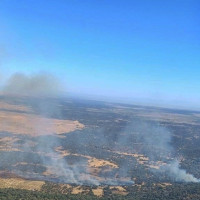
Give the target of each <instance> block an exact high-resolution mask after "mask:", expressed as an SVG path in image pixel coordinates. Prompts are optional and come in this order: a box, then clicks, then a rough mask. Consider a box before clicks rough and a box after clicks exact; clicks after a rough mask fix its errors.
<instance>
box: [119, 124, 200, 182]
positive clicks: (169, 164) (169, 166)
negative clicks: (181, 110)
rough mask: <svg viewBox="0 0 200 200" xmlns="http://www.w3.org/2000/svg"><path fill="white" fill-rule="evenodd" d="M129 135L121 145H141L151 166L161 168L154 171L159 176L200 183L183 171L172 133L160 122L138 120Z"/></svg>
mask: <svg viewBox="0 0 200 200" xmlns="http://www.w3.org/2000/svg"><path fill="white" fill-rule="evenodd" d="M127 133H128V136H126V137H124V138H123V139H120V143H123V144H126V145H127V144H129V145H131V142H132V145H133V143H140V144H141V145H142V148H141V151H142V153H144V154H145V155H146V156H148V158H149V164H151V165H155V166H157V167H159V169H154V170H152V171H153V172H154V173H156V174H157V175H158V176H160V175H165V176H168V178H170V179H171V180H172V181H177V182H200V180H199V179H197V178H195V177H194V176H193V175H192V174H189V173H187V172H186V170H184V169H181V167H180V163H179V161H178V158H176V155H175V151H174V149H173V146H172V134H171V131H170V130H168V129H167V128H166V127H164V126H161V125H160V124H159V123H158V122H152V121H142V120H136V121H135V122H133V123H132V125H131V126H129V128H127ZM133 149H134V147H133Z"/></svg>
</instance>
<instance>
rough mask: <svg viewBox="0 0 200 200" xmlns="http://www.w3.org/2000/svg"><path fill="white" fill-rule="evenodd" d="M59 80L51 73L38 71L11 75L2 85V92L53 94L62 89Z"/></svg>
mask: <svg viewBox="0 0 200 200" xmlns="http://www.w3.org/2000/svg"><path fill="white" fill-rule="evenodd" d="M62 89H63V88H62V87H61V84H60V82H59V81H58V80H57V79H56V78H55V77H54V76H53V75H51V74H46V73H39V74H35V75H25V74H22V73H16V74H14V75H12V76H11V77H10V78H9V80H8V81H7V83H6V85H5V86H4V89H3V92H4V93H5V94H11V95H25V96H37V97H38V96H55V95H59V94H60V93H61V91H62Z"/></svg>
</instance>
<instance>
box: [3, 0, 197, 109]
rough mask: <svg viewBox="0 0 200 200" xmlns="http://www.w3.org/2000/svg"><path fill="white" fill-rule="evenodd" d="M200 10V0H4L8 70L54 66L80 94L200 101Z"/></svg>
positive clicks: (191, 104) (175, 102)
mask: <svg viewBox="0 0 200 200" xmlns="http://www.w3.org/2000/svg"><path fill="white" fill-rule="evenodd" d="M199 10H200V1H199V0H196V1H195V0H168V1H164V0H137V1H136V0H124V1H122V0H0V67H1V72H0V76H1V78H6V77H7V76H8V75H10V74H12V73H14V72H24V73H28V74H29V73H37V72H40V71H47V72H50V73H53V74H55V75H56V76H58V77H59V78H60V80H62V82H63V84H65V85H66V88H67V91H68V92H69V93H74V94H77V95H83V96H86V97H87V96H88V97H89V96H96V97H98V98H105V99H111V100H118V101H120V100H122V101H128V102H133V103H134V102H144V103H151V104H163V105H167V104H169V105H174V106H176V105H179V106H180V105H182V106H188V107H198V108H200V92H199V91H200V78H199V77H200V13H199Z"/></svg>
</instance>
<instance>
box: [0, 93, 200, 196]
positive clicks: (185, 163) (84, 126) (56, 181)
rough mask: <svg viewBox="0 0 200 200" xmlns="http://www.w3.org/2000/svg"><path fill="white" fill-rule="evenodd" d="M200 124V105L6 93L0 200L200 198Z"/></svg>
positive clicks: (1, 109)
mask: <svg viewBox="0 0 200 200" xmlns="http://www.w3.org/2000/svg"><path fill="white" fill-rule="evenodd" d="M199 130H200V112H197V111H187V110H175V109H166V108H156V107H145V106H136V105H126V104H117V103H107V102H98V101H89V100H82V99H73V98H71V99H69V98H68V99H65V98H48V99H47V98H30V97H17V96H12V97H11V96H1V97H0V188H1V189H0V198H1V199H3V197H5V198H6V194H7V193H10V194H11V195H12V194H13V199H14V195H15V194H16V195H18V193H19V191H21V192H22V193H24V195H27V196H32V197H30V199H31V198H34V195H36V196H37V195H38V198H39V196H40V199H45V198H46V197H45V195H49V197H48V198H49V199H51V198H52V199H55V198H57V199H59V198H60V199H62V198H64V197H69V198H70V199H73V198H74V199H76V198H77V199H81V198H82V199H84V196H85V199H86V198H88V199H96V198H101V199H106V198H113V199H117V198H124V199H133V197H134V198H135V199H155V197H156V198H157V199H169V196H170V195H172V194H175V193H176V197H177V198H175V199H199V198H200V183H199V178H200V159H199V153H200V147H199V144H200V132H199ZM177 191H179V192H177ZM181 191H182V192H181ZM55 195H57V197H56V196H55ZM5 198H4V199H5ZM27 198H28V197H27ZM16 199H17V197H16ZM171 199H172V198H171Z"/></svg>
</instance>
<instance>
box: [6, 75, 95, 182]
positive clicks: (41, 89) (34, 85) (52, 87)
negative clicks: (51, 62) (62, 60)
mask: <svg viewBox="0 0 200 200" xmlns="http://www.w3.org/2000/svg"><path fill="white" fill-rule="evenodd" d="M2 91H3V94H5V95H8V96H10V95H11V96H17V97H24V96H25V97H26V98H27V99H28V102H27V101H26V104H28V106H29V107H31V106H32V105H34V107H37V113H36V114H37V115H40V116H45V117H46V118H49V119H51V118H52V116H56V118H58V119H62V118H63V116H62V114H61V113H62V110H61V108H60V107H59V106H58V104H59V98H57V97H60V96H62V95H63V87H62V84H61V83H60V82H59V80H58V79H56V78H55V77H54V76H53V75H51V74H46V73H40V74H35V75H25V74H22V73H16V74H14V75H12V76H11V77H10V78H9V79H8V81H7V82H6V84H5V86H4V88H3V90H2ZM52 124H53V123H51V122H50V124H47V121H46V120H45V121H44V122H43V121H42V120H40V121H38V122H34V129H35V130H36V132H37V135H36V137H35V138H31V137H27V138H26V137H24V138H23V140H24V144H23V145H22V147H21V148H22V149H23V152H25V153H34V154H35V153H37V156H39V158H37V162H36V165H35V166H37V165H38V166H40V165H41V166H45V167H47V169H48V168H49V169H50V172H51V174H50V175H48V176H45V175H42V174H41V173H40V174H39V173H35V172H34V170H33V171H32V172H30V171H29V172H28V173H25V172H23V171H22V170H21V169H16V170H15V173H17V174H18V175H20V176H22V177H26V178H36V179H44V180H52V181H53V180H55V181H61V182H65V183H71V184H83V183H84V182H83V180H80V177H81V173H83V170H85V171H84V172H85V173H86V174H87V184H94V185H98V184H99V182H98V181H96V180H95V179H94V178H92V177H91V176H90V174H89V173H88V172H87V163H86V162H82V161H80V162H75V163H73V164H69V163H68V161H67V160H66V159H65V157H62V156H61V155H60V153H59V152H57V151H56V150H55V149H56V147H59V146H61V144H60V137H59V136H58V135H56V134H54V132H55V131H54V130H55V127H53V125H52ZM45 127H51V129H52V135H51V136H45V130H46V129H45ZM40 135H42V136H40ZM64 139H66V138H64ZM32 140H35V145H33V146H31V145H30V144H31V142H32ZM25 155H26V154H25ZM18 159H19V160H22V161H26V159H27V158H25V157H23V155H21V154H20V155H19V158H18ZM4 160H6V159H4Z"/></svg>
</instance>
